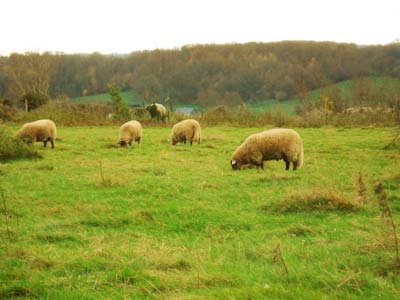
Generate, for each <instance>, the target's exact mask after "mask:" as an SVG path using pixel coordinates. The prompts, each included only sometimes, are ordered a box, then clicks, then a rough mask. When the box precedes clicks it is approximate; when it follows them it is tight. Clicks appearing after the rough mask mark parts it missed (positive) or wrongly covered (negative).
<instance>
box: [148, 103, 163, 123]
mask: <svg viewBox="0 0 400 300" xmlns="http://www.w3.org/2000/svg"><path fill="white" fill-rule="evenodd" d="M154 105H155V109H154ZM145 109H146V110H147V111H148V112H149V113H150V115H151V118H152V119H153V118H158V119H160V120H161V121H164V120H165V118H166V117H167V109H166V108H165V106H164V105H162V104H160V103H153V104H148V105H146V107H145Z"/></svg>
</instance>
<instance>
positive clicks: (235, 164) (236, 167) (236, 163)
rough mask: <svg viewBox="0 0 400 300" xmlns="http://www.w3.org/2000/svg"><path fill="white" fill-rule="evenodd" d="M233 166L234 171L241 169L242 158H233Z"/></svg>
mask: <svg viewBox="0 0 400 300" xmlns="http://www.w3.org/2000/svg"><path fill="white" fill-rule="evenodd" d="M231 167H232V169H233V170H234V171H236V170H240V167H241V162H240V160H236V159H232V160H231Z"/></svg>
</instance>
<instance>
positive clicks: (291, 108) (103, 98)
mask: <svg viewBox="0 0 400 300" xmlns="http://www.w3.org/2000/svg"><path fill="white" fill-rule="evenodd" d="M363 79H364V80H369V81H368V82H369V84H370V85H371V88H374V89H379V90H381V91H382V92H386V91H387V90H389V89H395V90H397V91H399V90H400V80H398V79H393V78H388V77H366V78H363ZM355 82H356V80H346V81H343V82H339V83H336V84H332V85H328V86H326V87H324V88H321V89H317V90H313V91H310V92H309V95H310V98H311V99H314V100H316V99H318V98H319V97H320V96H321V94H322V93H324V92H329V91H330V90H332V89H334V88H336V89H338V90H339V91H341V93H342V96H343V97H345V98H348V99H350V98H351V97H352V94H353V93H354V86H355V84H356V83H355ZM121 97H122V98H123V99H124V101H125V102H126V103H127V104H128V105H140V106H142V105H143V104H144V103H145V101H144V100H143V99H141V97H140V96H139V95H138V94H137V93H135V92H133V91H124V92H121ZM71 102H79V103H88V102H89V103H90V102H100V103H110V102H111V98H110V95H109V94H98V95H91V96H85V97H76V98H72V99H71ZM300 104H301V101H300V99H297V98H294V99H290V100H277V99H267V100H259V101H256V102H249V103H247V104H246V106H247V108H249V109H250V110H254V111H258V112H262V111H271V112H277V111H281V112H283V113H286V114H288V115H295V114H296V106H298V105H300ZM174 107H175V108H178V107H196V106H195V105H192V104H182V103H180V104H175V105H174Z"/></svg>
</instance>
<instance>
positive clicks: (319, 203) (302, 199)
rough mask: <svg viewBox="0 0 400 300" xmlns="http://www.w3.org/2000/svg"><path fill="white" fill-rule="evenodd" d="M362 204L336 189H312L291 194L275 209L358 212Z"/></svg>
mask: <svg viewBox="0 0 400 300" xmlns="http://www.w3.org/2000/svg"><path fill="white" fill-rule="evenodd" d="M359 209H360V205H359V204H358V203H355V202H353V201H351V200H350V199H347V198H346V197H343V196H342V195H340V194H338V193H337V192H336V191H334V190H329V189H328V190H326V189H325V188H321V189H312V190H309V191H301V192H297V193H293V194H291V195H289V196H288V197H287V198H286V199H284V200H283V201H282V202H280V203H279V204H277V205H276V206H275V207H274V208H273V210H274V211H276V212H279V213H296V212H312V211H342V212H356V211H358V210H359Z"/></svg>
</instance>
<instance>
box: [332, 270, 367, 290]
mask: <svg viewBox="0 0 400 300" xmlns="http://www.w3.org/2000/svg"><path fill="white" fill-rule="evenodd" d="M360 274H361V271H360V272H358V273H356V274H352V275H350V276H349V277H347V278H346V279H345V280H343V281H342V282H341V283H339V284H338V285H337V286H336V288H340V287H341V286H342V285H344V284H345V283H346V282H348V281H349V280H351V279H353V278H354V277H355V276H358V275H360Z"/></svg>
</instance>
